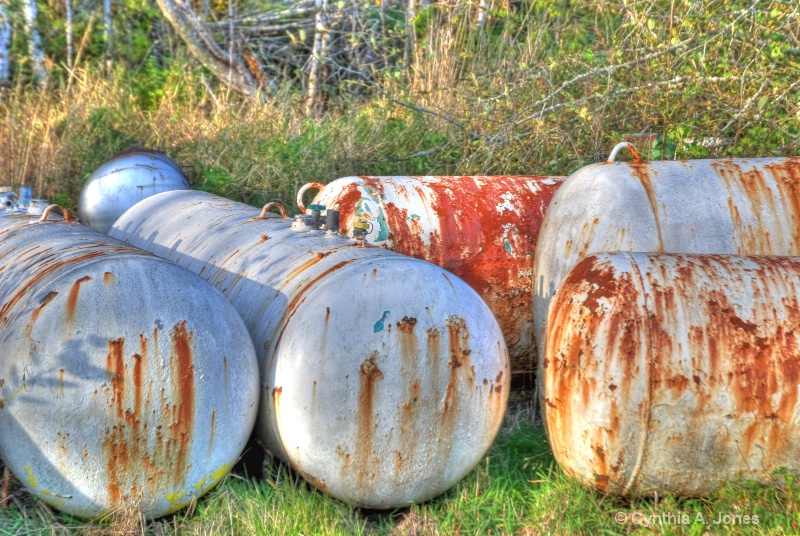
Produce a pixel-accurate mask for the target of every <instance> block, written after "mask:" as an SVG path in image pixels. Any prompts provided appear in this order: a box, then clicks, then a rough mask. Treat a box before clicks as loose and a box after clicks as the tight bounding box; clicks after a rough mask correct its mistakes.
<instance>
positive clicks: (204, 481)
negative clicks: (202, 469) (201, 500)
mask: <svg viewBox="0 0 800 536" xmlns="http://www.w3.org/2000/svg"><path fill="white" fill-rule="evenodd" d="M205 484H206V477H203V480H201V481H200V482H198V483H197V484H195V485H194V486H192V487H193V488H194V489H203V486H204V485H205Z"/></svg>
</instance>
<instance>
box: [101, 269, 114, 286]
mask: <svg viewBox="0 0 800 536" xmlns="http://www.w3.org/2000/svg"><path fill="white" fill-rule="evenodd" d="M116 280H117V277H116V276H115V275H114V274H112V273H111V272H104V273H103V283H104V284H106V285H110V284H111V283H114V282H115V281H116Z"/></svg>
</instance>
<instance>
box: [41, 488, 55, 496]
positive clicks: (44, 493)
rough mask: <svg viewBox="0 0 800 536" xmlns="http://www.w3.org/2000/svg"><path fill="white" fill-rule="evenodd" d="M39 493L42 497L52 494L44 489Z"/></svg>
mask: <svg viewBox="0 0 800 536" xmlns="http://www.w3.org/2000/svg"><path fill="white" fill-rule="evenodd" d="M39 493H41V494H42V495H44V496H45V497H47V496H50V495H52V493H50V492H49V491H47V490H46V489H43V490H41V491H39Z"/></svg>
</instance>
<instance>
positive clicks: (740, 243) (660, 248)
mask: <svg viewBox="0 0 800 536" xmlns="http://www.w3.org/2000/svg"><path fill="white" fill-rule="evenodd" d="M623 146H627V147H630V148H632V146H631V145H630V144H627V143H625V144H620V145H619V146H617V147H615V150H614V152H613V153H612V156H611V157H609V160H608V162H604V163H601V164H593V165H590V166H586V167H583V168H581V169H579V170H578V171H576V172H575V173H573V174H572V175H570V176H569V177H568V178H567V180H566V181H564V184H563V185H562V186H561V188H559V190H558V192H556V194H555V196H553V200H552V202H551V203H550V206H549V208H548V210H547V214H546V215H545V218H544V223H543V225H542V230H541V233H540V234H539V240H538V243H537V252H536V262H535V269H534V278H533V281H534V283H533V284H534V288H533V304H534V315H533V316H534V326H535V333H536V335H537V337H543V336H544V333H545V332H546V330H547V327H546V325H545V323H546V319H547V310H548V306H549V304H550V300H551V299H552V297H553V294H554V293H555V291H556V289H557V288H558V287H559V285H560V284H561V282H562V281H563V280H564V278H565V277H566V276H567V274H568V273H569V271H570V270H571V269H572V268H573V267H574V266H575V265H576V264H577V263H578V262H579V261H580V260H581V259H582V258H583V257H585V256H586V255H588V254H590V253H597V252H602V251H638V252H678V253H730V254H741V255H800V158H797V157H794V158H753V159H720V160H683V161H660V162H643V161H641V160H640V159H639V158H638V155H635V160H634V161H633V162H614V161H613V160H614V156H616V154H617V152H618V151H619V149H620V148H622V147H623ZM543 346H544V345H540V347H539V359H540V363H539V368H541V365H542V363H541V359H542V357H543ZM539 377H541V375H540V376H539ZM540 394H541V393H540ZM542 408H543V409H544V410H545V411H546V410H547V408H546V407H544V406H542Z"/></svg>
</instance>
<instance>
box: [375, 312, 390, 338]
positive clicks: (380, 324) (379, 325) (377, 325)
mask: <svg viewBox="0 0 800 536" xmlns="http://www.w3.org/2000/svg"><path fill="white" fill-rule="evenodd" d="M388 317H389V311H384V312H383V316H382V317H381V318H380V320H378V321H377V322H375V326H373V328H372V333H378V332H379V331H383V327H384V326H383V324H384V322H386V319H387V318H388Z"/></svg>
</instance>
